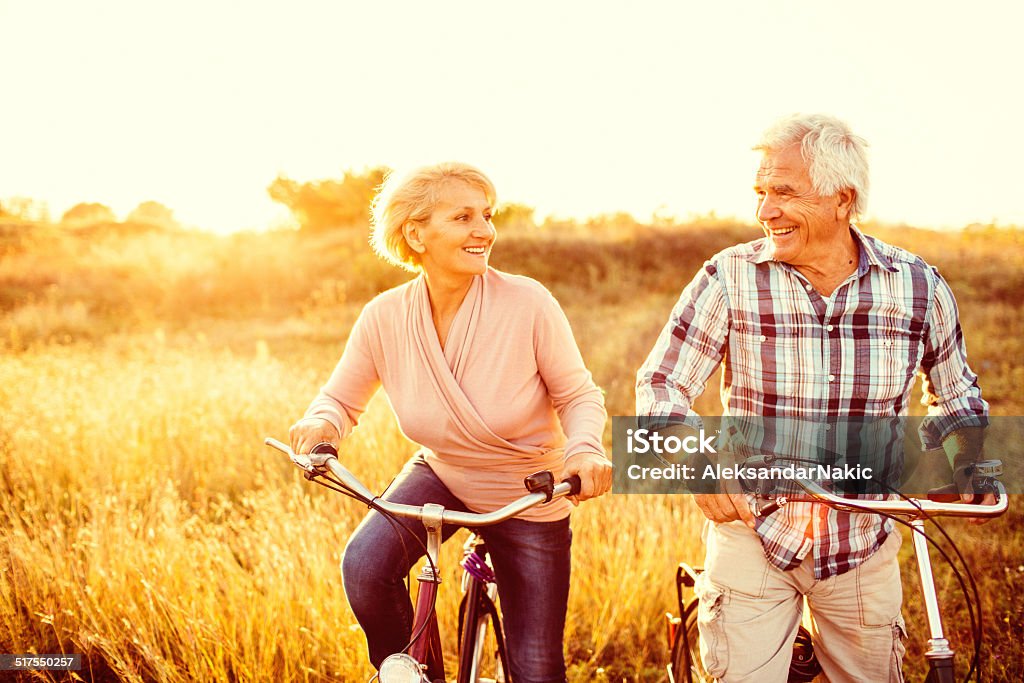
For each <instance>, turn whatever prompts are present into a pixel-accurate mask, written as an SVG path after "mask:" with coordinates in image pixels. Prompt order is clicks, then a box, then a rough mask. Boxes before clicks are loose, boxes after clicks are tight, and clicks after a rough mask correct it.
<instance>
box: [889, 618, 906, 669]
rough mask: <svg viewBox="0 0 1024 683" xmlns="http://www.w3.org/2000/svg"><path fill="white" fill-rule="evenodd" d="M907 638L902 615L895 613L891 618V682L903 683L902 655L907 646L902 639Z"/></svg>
mask: <svg viewBox="0 0 1024 683" xmlns="http://www.w3.org/2000/svg"><path fill="white" fill-rule="evenodd" d="M906 638H907V625H906V622H904V621H903V615H902V614H900V615H897V616H896V618H895V619H893V620H892V657H891V658H890V661H889V681H890V682H891V683H903V655H905V654H906V653H907V648H906V646H905V645H904V644H903V641H904V640H906Z"/></svg>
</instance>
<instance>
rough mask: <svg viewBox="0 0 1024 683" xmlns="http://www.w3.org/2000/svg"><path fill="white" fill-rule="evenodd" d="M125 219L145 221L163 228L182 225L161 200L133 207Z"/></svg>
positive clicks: (130, 221)
mask: <svg viewBox="0 0 1024 683" xmlns="http://www.w3.org/2000/svg"><path fill="white" fill-rule="evenodd" d="M124 221H125V223H145V224H148V225H155V226H158V227H161V228H178V227H180V225H179V224H178V220H177V219H176V218H175V217H174V212H173V211H171V210H170V209H168V208H167V207H166V206H164V205H163V204H161V203H160V202H154V201H148V202H142V203H141V204H139V205H138V206H136V207H135V208H134V209H132V212H131V213H130V214H128V217H127V218H125V219H124Z"/></svg>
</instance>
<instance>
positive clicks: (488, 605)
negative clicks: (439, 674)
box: [457, 580, 507, 683]
mask: <svg viewBox="0 0 1024 683" xmlns="http://www.w3.org/2000/svg"><path fill="white" fill-rule="evenodd" d="M469 584H470V585H469V587H468V588H467V589H466V593H465V595H463V596H462V602H461V603H460V605H459V668H458V678H457V681H458V683H507V679H506V676H505V662H504V661H503V657H502V654H501V647H500V646H499V644H498V642H497V639H498V637H500V635H499V629H500V628H501V624H500V622H499V621H498V620H497V618H496V616H497V611H496V609H495V607H494V604H493V603H492V602H491V599H490V597H489V596H488V595H487V591H486V590H485V587H484V585H483V584H481V583H480V582H479V581H476V580H472V581H470V582H469Z"/></svg>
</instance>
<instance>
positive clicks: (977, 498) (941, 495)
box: [928, 484, 998, 505]
mask: <svg viewBox="0 0 1024 683" xmlns="http://www.w3.org/2000/svg"><path fill="white" fill-rule="evenodd" d="M979 488H980V489H981V490H977V489H976V490H974V491H973V494H974V498H973V499H972V500H971V505H981V501H982V500H984V498H985V494H986V493H998V490H997V489H996V488H995V487H994V486H985V485H984V484H983V485H982V486H980V487H979ZM928 500H931V501H934V502H936V503H960V502H963V501H962V500H961V499H960V491H959V489H958V488H957V486H956V484H947V485H945V486H942V487H940V488H937V489H932V490H931V491H929V492H928Z"/></svg>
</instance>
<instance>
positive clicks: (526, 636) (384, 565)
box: [341, 455, 572, 683]
mask: <svg viewBox="0 0 1024 683" xmlns="http://www.w3.org/2000/svg"><path fill="white" fill-rule="evenodd" d="M524 493H525V489H524ZM384 498H385V499H386V500H390V501H394V502H396V503H406V504H409V505H422V504H424V503H437V504H438V505H443V506H444V507H445V509H448V510H462V511H466V507H465V505H463V504H462V501H460V500H459V499H458V498H456V497H455V496H453V495H452V493H451V492H450V491H449V490H448V488H447V487H446V486H445V485H444V484H443V483H441V480H440V479H438V478H437V475H436V474H434V471H433V470H431V469H430V466H429V465H427V463H426V462H424V461H423V458H422V456H419V455H417V456H416V457H414V458H413V459H412V460H410V461H409V462H408V463H406V465H405V467H404V468H403V469H402V472H401V473H400V474H399V475H398V477H397V478H396V479H395V481H394V483H392V485H391V486H390V487H389V488H388V491H387V492H386V493H385V494H384ZM404 521H405V522H406V524H407V526H408V527H409V529H412V530H415V532H416V535H417V536H418V537H419V538H420V539H421V540H422V541H423V542H426V530H425V529H424V528H423V524H422V523H421V522H419V521H416V520H411V521H410V520H404ZM399 528H400V529H401V532H399V531H396V530H395V529H394V528H393V527H392V526H391V525H390V524H388V522H387V520H385V519H384V518H383V517H382V516H381V515H380V514H379V513H378V512H376V511H371V512H370V513H369V514H368V515H367V516H366V518H365V519H364V520H363V521H362V523H361V524H360V525H359V528H357V529H356V531H355V533H353V534H352V538H351V539H349V542H348V546H347V547H346V548H345V555H344V557H343V558H342V561H341V569H342V576H343V577H344V580H345V594H346V595H347V596H348V601H349V604H350V605H351V607H352V611H353V612H354V613H355V615H356V619H358V620H359V625H360V626H362V628H363V631H364V632H365V633H366V642H367V646H368V648H369V651H370V661H371V662H372V663H373V665H374V666H375V667H378V668H379V667H380V665H381V662H383V661H384V659H385V658H386V657H387V656H388V655H390V654H394V653H395V652H401V651H402V649H403V648H405V646H406V645H407V644H408V642H409V636H410V633H411V631H412V617H413V607H412V603H411V601H410V600H409V594H408V593H407V591H406V588H405V585H404V583H403V582H404V579H405V577H406V576H407V575H408V573H409V570H410V569H411V568H412V566H413V564H415V563H416V562H418V561H419V559H420V558H422V557H423V548H422V546H421V545H420V544H419V543H417V542H416V541H415V540H413V539H412V538H411V533H410V531H409V530H407V529H405V528H403V527H399ZM457 528H458V527H454V526H447V525H446V526H445V527H444V539H445V540H447V539H448V538H449V537H450V536H451V535H452V534H453V533H454V532H455V531H456V530H457ZM480 532H481V534H482V535H483V537H484V541H485V542H486V543H487V550H488V552H490V554H491V562H492V563H493V564H494V572H495V575H496V577H497V583H498V595H499V597H500V599H501V611H502V621H503V622H504V632H505V640H506V643H507V645H508V658H509V669H510V671H511V674H512V680H513V681H516V683H554V682H558V683H562V682H564V681H565V680H566V678H565V658H564V656H563V654H562V640H563V631H564V630H565V613H566V606H567V604H568V600H569V564H570V563H569V556H570V546H571V545H572V532H571V531H570V529H569V518H568V517H567V518H565V519H562V520H559V521H557V522H528V521H524V520H521V519H510V520H507V521H505V522H502V523H501V524H496V525H494V526H489V527H483V528H482V529H481V530H480ZM400 534H401V535H400Z"/></svg>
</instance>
